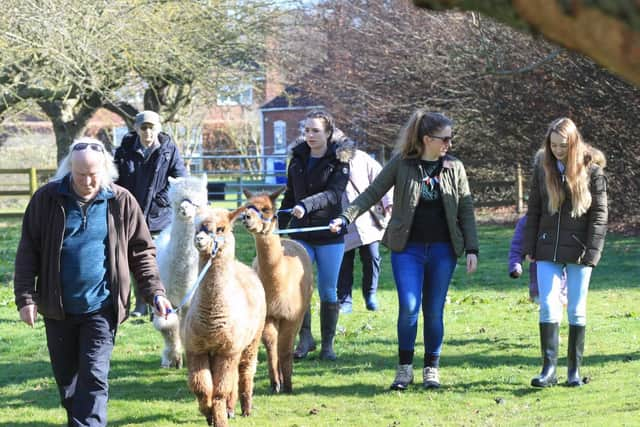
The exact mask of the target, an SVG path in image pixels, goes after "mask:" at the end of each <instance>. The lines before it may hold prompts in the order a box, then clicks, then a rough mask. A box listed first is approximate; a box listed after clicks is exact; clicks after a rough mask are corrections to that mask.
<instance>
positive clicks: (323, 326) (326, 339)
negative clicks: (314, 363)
mask: <svg viewBox="0 0 640 427" xmlns="http://www.w3.org/2000/svg"><path fill="white" fill-rule="evenodd" d="M339 314H340V304H339V303H337V302H321V303H320V332H321V333H322V348H321V349H320V359H323V360H336V359H337V358H338V357H337V356H336V353H335V352H334V351H333V339H334V338H335V336H336V325H337V324H338V316H339Z"/></svg>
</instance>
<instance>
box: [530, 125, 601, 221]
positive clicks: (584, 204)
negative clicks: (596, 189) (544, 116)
mask: <svg viewBox="0 0 640 427" xmlns="http://www.w3.org/2000/svg"><path fill="white" fill-rule="evenodd" d="M554 132H555V133H557V134H558V135H560V136H562V137H563V138H565V139H566V142H567V157H566V159H565V161H564V163H565V170H564V177H565V180H566V185H567V187H568V189H569V195H570V197H571V216H572V217H573V218H577V217H580V216H582V215H584V214H585V213H586V212H587V211H588V210H589V208H590V207H591V191H590V190H589V173H588V172H589V171H588V167H589V165H590V164H591V163H595V164H599V165H600V166H601V167H604V166H605V164H606V160H605V158H604V155H603V154H602V152H601V151H599V150H597V149H595V148H593V147H591V146H590V145H588V144H585V143H584V141H583V140H582V135H580V132H579V131H578V128H577V127H576V125H575V123H574V122H573V121H572V120H571V119H569V118H566V117H562V118H559V119H556V120H554V121H553V122H551V124H550V125H549V128H548V129H547V134H546V136H545V138H544V142H543V145H542V149H543V150H544V160H543V162H542V165H543V167H544V174H545V178H544V180H545V188H546V191H547V195H548V204H547V208H548V210H549V212H550V213H551V214H555V213H556V212H558V211H559V210H560V206H561V205H562V203H563V202H564V201H565V198H566V194H565V190H564V186H563V183H562V176H561V175H560V172H559V171H558V166H557V159H556V157H555V155H554V154H553V152H552V151H551V134H552V133H554Z"/></svg>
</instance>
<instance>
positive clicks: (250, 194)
mask: <svg viewBox="0 0 640 427" xmlns="http://www.w3.org/2000/svg"><path fill="white" fill-rule="evenodd" d="M242 192H243V193H244V197H246V198H247V199H250V198H252V197H253V193H252V192H251V191H249V190H248V189H246V188H243V189H242Z"/></svg>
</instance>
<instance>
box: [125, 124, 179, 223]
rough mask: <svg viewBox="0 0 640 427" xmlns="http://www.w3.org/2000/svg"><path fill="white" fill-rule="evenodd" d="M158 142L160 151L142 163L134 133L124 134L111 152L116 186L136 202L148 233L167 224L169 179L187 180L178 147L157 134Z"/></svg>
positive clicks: (142, 155)
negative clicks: (121, 188)
mask: <svg viewBox="0 0 640 427" xmlns="http://www.w3.org/2000/svg"><path fill="white" fill-rule="evenodd" d="M158 140H159V142H160V147H159V148H157V149H156V150H155V151H154V152H153V153H151V155H150V156H149V158H148V159H146V160H145V159H144V154H143V152H142V150H141V149H140V147H141V146H140V144H138V143H137V141H138V135H137V134H136V133H135V132H129V133H128V134H126V135H125V136H124V137H123V138H122V143H121V144H120V147H118V148H117V149H116V152H115V162H116V166H117V168H118V174H119V177H118V181H117V182H116V184H118V185H121V186H122V187H124V188H126V189H127V190H129V191H130V192H131V193H132V194H133V196H134V197H135V198H136V200H137V201H138V203H139V204H140V207H141V208H142V212H143V214H144V217H145V220H146V221H147V225H148V226H149V230H150V231H151V232H152V233H154V232H159V231H161V230H162V229H164V228H165V227H166V226H167V225H169V223H170V222H171V206H170V204H169V197H168V193H169V177H170V176H171V177H174V178H177V177H180V176H187V170H186V168H185V166H184V162H183V161H182V157H181V156H180V152H179V151H178V147H176V145H175V144H174V143H173V141H172V140H171V137H170V136H169V135H168V134H166V133H164V132H160V134H159V135H158Z"/></svg>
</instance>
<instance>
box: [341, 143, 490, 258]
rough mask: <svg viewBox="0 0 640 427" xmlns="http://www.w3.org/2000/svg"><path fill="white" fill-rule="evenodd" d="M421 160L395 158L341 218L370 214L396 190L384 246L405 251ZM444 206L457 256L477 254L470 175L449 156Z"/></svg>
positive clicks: (418, 188)
mask: <svg viewBox="0 0 640 427" xmlns="http://www.w3.org/2000/svg"><path fill="white" fill-rule="evenodd" d="M419 165H420V160H419V159H402V158H401V156H400V155H396V156H394V157H393V158H391V160H389V162H387V164H386V165H385V166H384V168H383V169H382V171H380V173H379V174H378V176H377V177H376V179H375V180H374V181H373V182H372V183H371V185H369V187H367V189H366V190H365V191H364V192H363V193H362V194H360V196H358V197H357V198H356V199H355V200H354V201H353V202H352V203H351V204H350V205H349V206H347V207H346V208H345V209H344V211H343V212H342V214H341V215H340V217H341V218H342V219H343V220H344V221H345V222H346V223H347V224H348V223H351V221H353V220H355V219H356V218H357V217H358V216H360V215H362V214H363V213H365V212H367V211H368V210H369V208H370V207H371V206H373V205H374V204H375V203H376V202H377V201H378V200H380V199H381V198H382V197H383V196H384V195H385V193H386V192H387V191H388V190H389V189H390V188H391V187H393V188H394V189H393V212H392V213H391V219H390V220H389V225H388V226H387V229H386V231H385V233H384V236H383V237H382V243H383V244H384V245H385V246H387V247H388V248H389V249H391V250H392V251H396V252H399V251H402V250H404V248H405V246H406V245H407V241H408V240H409V232H410V231H411V225H412V223H413V220H414V214H415V211H416V207H417V206H418V202H419V201H420V192H421V185H422V174H421V172H420V168H419ZM440 189H441V191H442V202H443V204H444V211H445V214H446V216H447V225H448V227H449V235H450V236H451V243H452V245H453V249H454V251H455V253H456V255H457V256H462V255H463V254H464V253H465V251H466V252H467V253H477V252H478V235H477V232H476V218H475V214H474V211H473V199H472V198H471V193H470V191H469V183H468V181H467V174H466V172H465V170H464V166H463V165H462V162H461V161H460V160H458V159H456V158H455V157H453V156H450V155H446V156H445V157H444V160H443V164H442V172H441V173H440Z"/></svg>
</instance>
